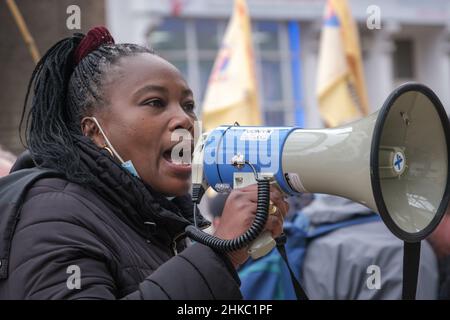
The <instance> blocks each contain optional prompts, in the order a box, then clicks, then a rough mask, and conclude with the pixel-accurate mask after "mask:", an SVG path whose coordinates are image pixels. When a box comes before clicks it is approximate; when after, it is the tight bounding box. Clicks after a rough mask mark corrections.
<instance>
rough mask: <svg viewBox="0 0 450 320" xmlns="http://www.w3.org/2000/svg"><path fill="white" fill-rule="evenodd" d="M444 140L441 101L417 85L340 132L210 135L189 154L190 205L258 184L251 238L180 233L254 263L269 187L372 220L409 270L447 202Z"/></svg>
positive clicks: (267, 242) (251, 130) (269, 243)
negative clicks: (324, 196)
mask: <svg viewBox="0 0 450 320" xmlns="http://www.w3.org/2000/svg"><path fill="white" fill-rule="evenodd" d="M449 141H450V129H449V123H448V118H447V115H446V113H445V110H444V108H443V106H442V104H441V102H440V101H439V99H438V97H437V96H436V95H435V94H434V92H433V91H432V90H431V89H429V88H428V87H426V86H424V85H421V84H417V83H407V84H405V85H403V86H400V87H399V88H397V89H396V90H394V91H393V92H392V93H391V95H390V96H389V97H388V98H387V99H386V101H385V103H384V105H383V107H382V108H381V109H380V110H379V111H378V112H375V113H373V114H371V115H369V116H368V117H366V118H363V119H361V120H359V121H356V122H353V123H351V124H348V125H345V126H342V127H338V128H332V129H316V130H309V129H300V128H296V127H255V126H254V127H246V126H242V127H241V126H235V125H232V126H221V127H218V128H216V129H214V130H212V131H210V132H208V133H206V134H204V135H202V137H201V138H200V139H199V141H198V143H197V145H196V148H195V150H194V159H193V164H192V168H193V171H192V182H193V200H194V201H196V202H199V199H200V198H201V194H202V193H201V190H204V189H206V187H208V186H211V187H212V188H213V189H215V190H216V191H218V192H221V191H224V190H229V189H230V188H240V187H244V186H246V185H249V184H254V183H255V182H257V183H258V186H259V188H258V191H259V199H260V200H261V202H263V203H259V204H260V206H258V208H259V211H258V213H257V216H256V218H255V224H254V225H253V226H252V228H251V230H249V232H248V233H246V234H245V235H243V236H241V237H240V238H238V239H234V240H221V239H217V238H215V237H213V236H211V235H206V234H205V233H203V232H201V231H200V230H197V229H195V228H193V227H188V228H187V229H186V232H187V234H188V235H189V236H190V237H191V238H193V239H194V240H197V241H199V242H202V243H205V244H207V245H210V246H212V247H214V248H215V249H217V250H221V251H232V250H236V248H243V247H245V246H247V245H249V253H250V255H251V256H252V257H253V258H258V257H261V256H263V255H265V254H267V253H268V252H270V250H271V249H272V248H273V247H274V245H275V242H274V241H273V239H272V238H271V236H270V233H269V232H265V233H263V234H262V235H259V233H260V232H261V230H262V229H263V226H264V223H265V221H266V219H267V210H268V201H269V200H268V192H269V191H268V188H269V184H271V183H275V184H277V185H278V186H279V187H280V189H281V190H282V191H283V192H284V193H285V194H286V195H296V194H300V193H302V192H311V193H328V194H333V195H337V196H342V197H345V198H348V199H351V200H353V201H356V202H359V203H361V204H363V205H365V206H367V207H369V208H371V209H372V210H373V211H375V212H378V213H379V214H380V216H381V218H382V220H383V222H384V223H385V224H386V226H387V227H388V228H389V230H390V231H391V232H392V233H393V234H394V235H396V236H397V237H398V238H400V239H401V240H403V241H405V260H404V261H405V262H409V261H412V262H413V264H414V263H415V262H417V259H418V254H419V253H420V241H421V240H423V239H425V238H426V237H427V236H428V235H429V234H430V233H431V232H432V231H433V230H434V229H435V228H436V226H437V225H438V224H439V222H440V220H441V218H442V216H443V214H444V212H445V209H446V207H447V205H448V202H449V194H450V188H449V179H448V173H449ZM258 235H259V237H258ZM406 249H407V250H406ZM407 251H408V252H407ZM405 265H406V264H405ZM416 271H417V270H412V271H411V269H409V271H408V273H409V274H406V276H408V277H410V278H411V279H412V281H410V282H414V276H415V280H416V281H417V272H416ZM406 291H408V292H409V293H405V288H404V297H407V298H413V297H412V296H413V295H414V296H415V286H414V288H407V290H406Z"/></svg>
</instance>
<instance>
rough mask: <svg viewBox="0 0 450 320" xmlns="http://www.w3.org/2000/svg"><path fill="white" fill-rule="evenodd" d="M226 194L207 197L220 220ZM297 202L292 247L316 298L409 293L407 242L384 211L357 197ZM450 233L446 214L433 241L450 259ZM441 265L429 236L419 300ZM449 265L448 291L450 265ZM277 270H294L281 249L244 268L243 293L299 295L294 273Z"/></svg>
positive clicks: (291, 219) (431, 294)
mask: <svg viewBox="0 0 450 320" xmlns="http://www.w3.org/2000/svg"><path fill="white" fill-rule="evenodd" d="M226 198H227V195H226V194H220V193H219V194H215V195H214V194H213V195H212V196H210V197H208V200H207V202H208V204H209V211H210V212H211V215H212V216H214V217H215V218H214V220H213V222H214V225H216V226H217V225H218V224H219V222H220V212H221V209H222V207H223V204H224V203H225V201H226ZM312 198H313V200H312V201H311V199H312ZM290 202H291V203H297V208H300V211H297V212H294V213H292V214H291V213H289V214H288V218H287V219H286V221H285V230H286V233H287V236H288V242H287V245H286V250H287V253H288V256H289V258H290V264H291V267H292V268H294V273H296V275H297V276H299V278H300V280H301V283H302V285H303V288H304V289H305V291H306V293H307V295H308V297H309V298H310V299H314V300H319V299H320V300H323V299H327V300H329V299H333V300H336V299H337V300H366V299H377V300H379V299H383V300H384V299H387V300H390V299H396V300H399V299H401V298H402V280H403V278H402V271H403V261H402V259H403V241H401V240H399V239H397V238H396V237H395V236H394V235H392V233H391V232H390V231H389V230H388V229H387V227H386V226H385V225H384V223H383V222H382V221H381V219H380V218H379V216H378V215H377V214H375V213H374V212H372V211H371V210H370V209H368V208H367V207H365V206H363V205H360V204H358V203H355V202H353V201H351V200H348V199H345V198H341V197H337V196H332V195H326V194H315V195H314V196H313V197H312V195H311V194H305V195H302V197H301V198H299V199H296V200H290ZM310 230H312V231H311V232H310ZM449 234H450V219H449V215H447V216H446V218H445V219H444V220H443V222H442V223H441V226H440V228H439V230H437V231H436V232H435V234H434V240H435V241H434V242H432V243H433V244H434V245H435V246H436V247H439V249H438V251H439V252H442V256H445V255H447V258H448V255H449V254H450V241H448V240H450V237H449ZM303 246H304V248H303ZM373 266H376V267H378V268H379V272H380V274H379V280H380V283H379V284H377V283H376V280H375V278H374V277H373V276H374V271H373V270H374V268H373ZM295 268H297V269H299V270H296V269H295ZM263 269H264V270H263ZM276 270H278V271H276ZM437 270H438V268H437V261H436V257H435V254H434V253H433V250H432V248H431V246H430V244H429V243H428V242H427V241H423V242H422V249H421V264H420V271H419V279H418V290H417V299H436V298H437V293H438V271H437ZM445 270H446V272H447V273H446V274H447V277H446V279H447V289H446V290H448V286H449V283H450V278H449V277H448V273H449V272H450V267H449V265H448V264H447V265H446V269H445ZM277 272H282V273H286V272H287V269H286V268H285V265H284V261H283V260H282V259H281V258H279V257H278V253H277V252H276V250H274V251H273V252H271V253H270V254H269V255H267V256H266V257H263V258H261V259H259V260H254V261H252V260H250V261H248V262H247V263H246V264H245V265H244V266H243V267H242V268H241V269H240V270H239V274H240V276H241V282H242V285H241V290H242V291H243V294H244V298H248V299H295V295H294V292H293V290H292V284H291V282H290V279H289V277H286V275H284V274H283V275H279V274H276V273H277ZM250 274H251V275H250ZM371 276H372V278H370V277H371ZM269 279H270V280H269ZM372 279H374V281H371V280H372ZM263 283H266V285H263ZM368 283H369V284H368ZM378 285H379V286H378ZM447 294H448V292H447Z"/></svg>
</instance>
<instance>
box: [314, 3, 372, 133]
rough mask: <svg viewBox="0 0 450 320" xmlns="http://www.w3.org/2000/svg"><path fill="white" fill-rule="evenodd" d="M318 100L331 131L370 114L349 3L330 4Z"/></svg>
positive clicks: (327, 9)
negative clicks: (332, 128)
mask: <svg viewBox="0 0 450 320" xmlns="http://www.w3.org/2000/svg"><path fill="white" fill-rule="evenodd" d="M317 96H318V100H319V108H320V113H321V115H322V118H323V120H324V121H325V123H326V124H327V125H328V126H329V127H335V126H338V125H341V124H345V123H348V122H350V121H353V120H356V119H358V118H360V117H362V116H365V115H367V114H368V112H369V104H368V99H367V92H366V86H365V81H364V73H363V66H362V59H361V49H360V45H359V38H358V31H357V28H356V24H355V21H354V20H353V18H352V16H351V13H350V8H349V6H348V3H347V0H328V2H327V5H326V8H325V15H324V24H323V28H322V34H321V39H320V50H319V67H318V76H317Z"/></svg>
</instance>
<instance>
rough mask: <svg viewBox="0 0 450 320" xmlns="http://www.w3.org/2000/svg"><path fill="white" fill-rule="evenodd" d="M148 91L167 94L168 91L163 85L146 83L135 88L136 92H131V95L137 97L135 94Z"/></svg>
mask: <svg viewBox="0 0 450 320" xmlns="http://www.w3.org/2000/svg"><path fill="white" fill-rule="evenodd" d="M148 91H158V92H160V93H163V94H168V93H169V91H168V90H167V89H166V88H164V87H161V86H157V85H146V86H144V87H142V88H140V89H138V90H136V92H135V93H134V94H133V96H135V97H137V96H139V95H141V94H143V93H145V92H148Z"/></svg>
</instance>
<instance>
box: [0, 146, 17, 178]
mask: <svg viewBox="0 0 450 320" xmlns="http://www.w3.org/2000/svg"><path fill="white" fill-rule="evenodd" d="M15 159H16V157H15V156H14V155H13V154H12V153H11V152H8V151H6V150H4V149H3V148H2V146H0V178H1V177H4V176H6V175H7V174H8V173H9V171H10V170H11V167H12V166H13V163H14V161H15Z"/></svg>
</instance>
